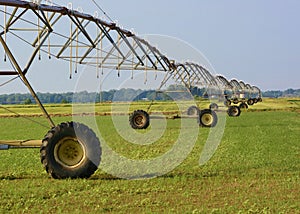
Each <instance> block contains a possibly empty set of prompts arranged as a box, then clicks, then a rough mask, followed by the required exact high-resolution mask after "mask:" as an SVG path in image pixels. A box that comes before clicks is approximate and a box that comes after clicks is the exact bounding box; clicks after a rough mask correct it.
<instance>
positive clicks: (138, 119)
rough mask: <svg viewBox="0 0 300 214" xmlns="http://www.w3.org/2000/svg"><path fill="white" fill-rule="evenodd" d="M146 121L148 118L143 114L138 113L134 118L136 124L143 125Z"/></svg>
mask: <svg viewBox="0 0 300 214" xmlns="http://www.w3.org/2000/svg"><path fill="white" fill-rule="evenodd" d="M145 122H146V118H145V117H144V116H143V115H137V116H136V117H135V118H134V123H135V125H137V126H139V127H141V126H143V125H144V124H145Z"/></svg>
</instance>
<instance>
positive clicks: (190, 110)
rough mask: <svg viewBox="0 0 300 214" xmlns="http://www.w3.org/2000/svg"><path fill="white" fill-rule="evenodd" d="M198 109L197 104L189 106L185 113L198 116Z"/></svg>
mask: <svg viewBox="0 0 300 214" xmlns="http://www.w3.org/2000/svg"><path fill="white" fill-rule="evenodd" d="M199 113H200V109H199V108H198V107H197V106H190V107H189V108H188V110H187V115H189V116H198V115H199Z"/></svg>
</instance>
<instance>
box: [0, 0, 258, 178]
mask: <svg viewBox="0 0 300 214" xmlns="http://www.w3.org/2000/svg"><path fill="white" fill-rule="evenodd" d="M0 12H1V13H2V16H1V19H3V20H1V19H0V44H1V46H2V49H3V50H4V63H1V66H0V75H1V76H10V77H11V79H9V80H8V81H6V82H4V83H2V84H1V87H3V86H5V85H6V84H7V83H10V82H12V81H13V80H15V79H20V80H21V81H22V82H23V83H24V84H25V86H26V87H27V88H28V90H29V91H30V93H31V95H32V96H33V98H34V99H35V101H36V103H37V105H38V106H39V108H40V109H41V111H42V113H43V115H44V116H45V118H46V119H47V120H48V122H49V126H50V130H49V131H48V133H47V134H46V135H45V137H44V139H43V140H25V141H20V140H16V141H7V140H3V141H1V140H0V149H9V148H19V147H40V155H41V162H42V164H43V165H44V167H45V169H46V171H47V172H48V173H49V174H50V175H51V176H52V177H54V178H88V177H90V176H91V175H92V174H93V173H94V172H95V171H96V170H97V168H98V166H99V164H100V161H101V144H100V142H99V139H98V138H97V136H96V134H95V133H94V131H92V130H91V129H90V128H89V127H87V126H86V125H84V124H82V123H78V122H66V123H61V124H59V125H56V124H54V122H53V120H52V119H51V117H50V115H49V114H48V113H47V111H46V109H45V108H44V106H43V104H42V103H41V101H40V100H39V98H38V96H37V94H36V92H35V91H34V89H33V88H32V86H31V84H30V82H29V80H28V79H27V76H26V75H27V74H28V72H29V69H30V67H31V65H32V63H33V62H34V60H35V59H39V60H41V56H42V54H43V55H46V56H47V57H48V58H49V59H50V58H52V57H53V58H57V59H61V60H65V61H67V62H68V63H69V66H70V78H71V77H72V73H73V71H75V73H76V72H77V66H79V65H84V66H91V67H94V68H95V71H96V73H97V77H98V76H99V73H101V72H103V69H104V68H105V69H111V70H114V71H117V72H118V75H120V71H121V70H128V71H141V72H145V73H147V71H149V70H151V71H153V70H154V71H160V72H164V74H165V78H164V80H163V81H162V83H161V86H160V88H159V89H158V91H159V90H160V89H161V87H163V85H164V84H165V83H166V82H167V81H169V80H170V79H172V80H175V81H176V82H177V83H178V84H182V85H184V86H185V87H186V88H187V89H189V90H190V89H191V88H192V87H201V86H202V87H203V86H205V87H206V88H207V89H214V90H217V91H222V93H219V94H218V96H219V97H222V98H225V99H223V101H224V100H225V106H227V107H228V114H229V115H231V116H238V115H239V113H240V108H239V107H243V108H245V107H248V106H247V104H249V105H253V104H254V103H256V102H259V101H261V92H260V90H259V88H257V87H255V86H251V85H249V84H245V83H244V82H242V81H237V80H231V81H228V80H227V79H226V78H225V77H223V76H214V75H212V74H211V73H210V72H209V71H208V70H207V69H206V68H204V67H203V66H201V65H199V64H196V63H193V62H181V63H178V62H175V61H174V60H172V59H171V58H169V57H167V56H166V55H164V54H162V53H161V52H160V50H158V49H157V48H156V47H154V46H152V45H151V44H150V43H149V42H148V41H146V40H145V39H143V38H140V37H139V36H137V35H135V34H134V33H133V32H131V31H128V30H125V29H122V28H121V27H119V26H118V25H117V24H116V23H113V22H107V21H105V20H102V19H99V18H98V15H97V14H96V13H95V14H94V15H89V14H85V13H83V12H82V11H81V10H73V9H72V5H71V4H69V5H68V6H67V7H62V6H58V5H53V4H52V3H49V2H47V1H46V3H45V4H39V3H38V2H37V3H34V2H27V1H21V0H0ZM25 45H26V47H29V50H30V51H31V54H29V55H27V54H26V55H24V52H23V51H20V49H21V47H23V46H25ZM0 49H1V47H0ZM25 58H27V59H26V60H24V59H25ZM21 59H22V60H21ZM3 65H6V67H7V68H6V67H5V69H2V67H3ZM127 73H128V72H127ZM129 73H130V72H129ZM208 91H209V90H208ZM219 101H220V99H219ZM232 103H233V104H239V103H240V106H237V105H231V104H232ZM222 105H223V104H222ZM149 109H150V108H148V110H149ZM217 109H218V104H217V103H212V104H211V105H210V109H204V110H200V109H199V108H198V107H197V106H191V107H190V108H189V109H188V110H187V114H188V115H192V114H196V115H197V118H198V122H199V125H201V126H204V127H213V126H215V125H216V123H217V115H216V113H215V110H217ZM129 122H130V125H131V127H132V128H134V129H146V128H147V127H148V126H149V124H150V119H149V112H148V111H143V110H135V111H134V112H133V113H132V114H131V115H130V116H129Z"/></svg>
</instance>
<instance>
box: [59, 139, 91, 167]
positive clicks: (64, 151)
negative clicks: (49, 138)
mask: <svg viewBox="0 0 300 214" xmlns="http://www.w3.org/2000/svg"><path fill="white" fill-rule="evenodd" d="M54 157H55V159H56V161H57V162H59V163H60V164H61V165H63V166H65V167H69V168H70V167H71V168H73V167H76V166H78V165H80V163H81V162H82V161H83V160H84V157H85V150H84V147H83V146H82V144H81V143H80V142H79V141H78V140H77V139H76V138H63V139H62V140H60V141H59V142H58V143H57V144H56V146H55V148H54Z"/></svg>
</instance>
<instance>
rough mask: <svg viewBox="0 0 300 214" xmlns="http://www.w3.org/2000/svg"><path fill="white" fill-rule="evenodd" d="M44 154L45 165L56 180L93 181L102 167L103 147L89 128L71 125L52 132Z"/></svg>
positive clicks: (58, 127)
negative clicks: (100, 165) (92, 177)
mask: <svg viewBox="0 0 300 214" xmlns="http://www.w3.org/2000/svg"><path fill="white" fill-rule="evenodd" d="M40 154H41V162H42V164H43V165H44V167H45V169H46V171H47V173H49V174H50V175H51V176H52V177H53V178H56V179H66V178H89V177H90V176H91V175H92V174H94V172H95V171H96V170H97V169H98V166H99V164H100V160H101V147H100V142H99V139H98V138H97V136H96V135H95V133H94V132H93V131H92V130H91V129H90V128H89V127H87V126H86V125H83V124H81V123H76V122H67V123H61V124H60V125H58V126H56V127H54V128H52V129H51V130H50V131H48V133H47V134H46V136H45V138H44V139H43V143H42V146H41V149H40Z"/></svg>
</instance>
